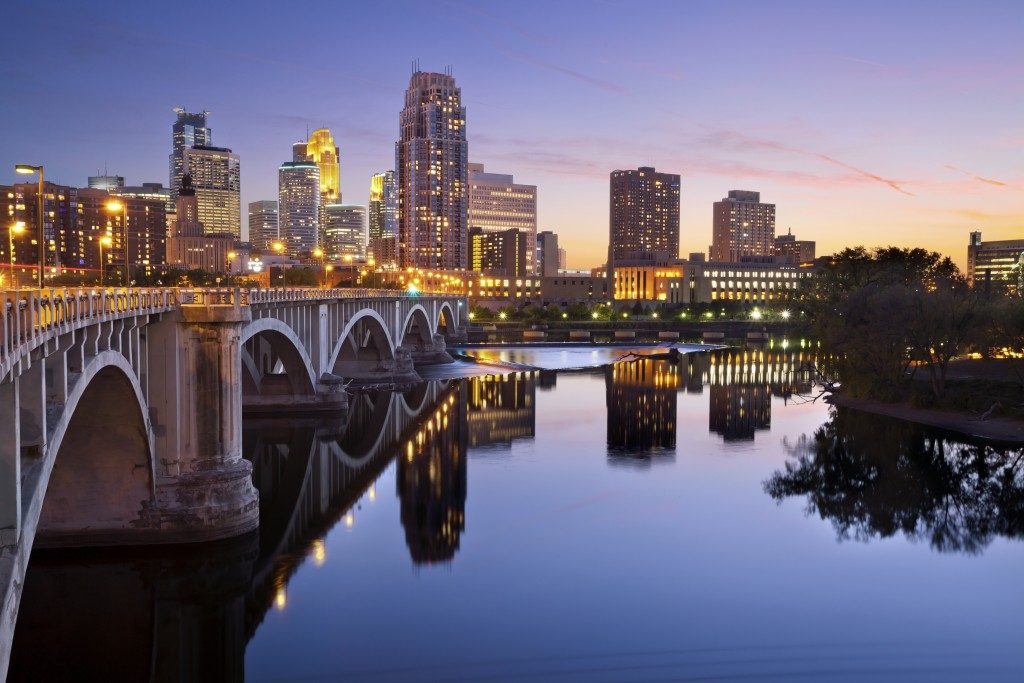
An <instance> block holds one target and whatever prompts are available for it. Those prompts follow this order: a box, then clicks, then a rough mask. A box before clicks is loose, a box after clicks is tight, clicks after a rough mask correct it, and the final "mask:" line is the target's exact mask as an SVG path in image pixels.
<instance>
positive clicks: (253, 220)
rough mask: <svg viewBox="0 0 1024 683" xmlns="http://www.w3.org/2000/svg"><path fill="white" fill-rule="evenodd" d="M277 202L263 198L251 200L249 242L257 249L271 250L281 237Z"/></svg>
mask: <svg viewBox="0 0 1024 683" xmlns="http://www.w3.org/2000/svg"><path fill="white" fill-rule="evenodd" d="M278 225H279V223H278V210H277V202H276V201H274V200H272V199H261V200H260V201H258V202H249V242H250V243H251V244H252V245H253V246H254V247H255V248H257V249H260V250H262V251H271V250H272V247H273V244H274V242H277V241H278V240H279V239H280V233H279V232H278Z"/></svg>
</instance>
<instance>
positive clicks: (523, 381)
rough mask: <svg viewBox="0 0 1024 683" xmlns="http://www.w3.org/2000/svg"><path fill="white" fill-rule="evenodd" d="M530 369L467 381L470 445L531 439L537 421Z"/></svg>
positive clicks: (508, 443)
mask: <svg viewBox="0 0 1024 683" xmlns="http://www.w3.org/2000/svg"><path fill="white" fill-rule="evenodd" d="M536 386H537V385H536V379H535V377H534V375H533V373H532V372H521V373H514V374H510V375H487V376H485V377H474V378H473V379H472V380H470V381H469V409H468V415H467V420H468V422H469V447H470V448H476V447H478V446H486V445H488V444H506V445H511V443H512V441H514V440H515V439H532V438H533V436H534V433H535V429H536V424H537V415H536V412H535V410H536V408H535V406H536Z"/></svg>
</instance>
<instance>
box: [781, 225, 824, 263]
mask: <svg viewBox="0 0 1024 683" xmlns="http://www.w3.org/2000/svg"><path fill="white" fill-rule="evenodd" d="M814 252H815V243H814V241H813V240H798V239H797V238H796V237H795V236H794V235H793V231H792V230H787V231H786V234H785V235H779V236H778V237H776V238H775V250H774V253H775V255H776V256H781V257H782V258H784V259H785V260H786V261H787V262H788V263H795V264H797V265H800V264H801V263H810V262H812V261H813V260H814Z"/></svg>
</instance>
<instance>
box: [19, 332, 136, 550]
mask: <svg viewBox="0 0 1024 683" xmlns="http://www.w3.org/2000/svg"><path fill="white" fill-rule="evenodd" d="M41 476H42V481H41V485H40V486H39V489H38V491H39V497H38V500H34V501H33V505H32V506H31V510H32V512H31V513H30V515H31V516H30V518H29V519H26V520H25V521H26V524H25V529H26V530H30V529H35V531H36V533H35V538H34V539H33V540H32V541H30V543H31V544H32V545H35V546H41V547H45V546H75V545H97V544H103V543H117V542H121V541H123V540H125V539H127V538H131V537H133V536H137V535H138V533H137V527H139V526H142V525H141V524H140V522H141V521H142V520H143V519H144V518H145V517H146V515H147V513H148V511H149V508H150V507H151V505H152V503H153V501H154V499H155V495H156V493H155V491H156V466H155V458H154V450H153V433H152V427H151V425H150V421H149V416H148V411H147V409H146V401H145V398H144V397H143V394H142V389H141V387H140V385H139V382H138V379H137V378H136V376H135V374H134V372H133V371H132V367H131V364H130V363H129V361H128V359H126V358H125V357H124V356H123V355H121V353H119V352H118V351H113V350H108V351H103V352H100V353H99V354H97V355H96V356H94V357H93V358H92V359H90V360H89V362H88V363H87V364H86V365H85V367H84V368H83V370H82V376H81V377H80V378H79V380H78V381H77V382H76V383H75V385H74V388H73V389H72V390H71V391H70V392H69V395H68V400H67V402H66V403H65V406H64V411H63V413H62V414H61V416H60V417H59V418H58V420H57V422H56V424H55V425H54V428H53V431H52V436H51V437H50V439H49V441H48V443H47V448H46V455H45V458H44V462H43V471H42V475H41ZM33 513H34V514H33ZM30 547H31V546H30Z"/></svg>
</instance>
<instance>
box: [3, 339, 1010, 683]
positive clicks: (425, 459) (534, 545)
mask: <svg viewBox="0 0 1024 683" xmlns="http://www.w3.org/2000/svg"><path fill="white" fill-rule="evenodd" d="M534 353H536V354H540V355H535V356H530V355H529V354H526V355H524V354H523V352H517V355H516V358H515V362H525V363H528V364H533V365H536V366H539V367H566V365H567V363H563V362H562V361H559V360H558V359H556V358H554V357H552V356H551V355H550V354H552V353H560V351H558V350H555V351H537V352H534ZM799 363H800V356H799V354H798V353H779V354H765V355H760V354H744V353H737V352H721V353H716V354H706V353H703V354H694V355H691V356H689V357H688V358H687V359H686V361H685V362H684V363H683V364H681V365H680V366H672V365H670V364H668V363H667V362H666V361H642V362H637V363H618V364H615V365H611V366H606V367H603V368H596V369H592V370H588V371H574V372H567V371H561V372H556V371H551V370H544V371H535V372H526V373H518V374H511V375H507V376H503V377H483V378H472V379H459V380H454V381H450V382H431V383H426V384H424V385H422V386H420V387H418V388H417V389H416V390H414V391H410V392H408V393H406V394H385V393H376V394H363V395H359V396H357V397H355V399H354V400H353V405H352V411H351V414H350V415H349V417H348V418H347V421H341V422H338V423H328V422H302V421H296V420H284V421H278V422H262V423H255V422H247V423H246V425H245V442H246V452H247V457H250V458H251V459H252V460H253V463H254V466H255V478H256V481H257V485H258V486H259V489H260V492H261V515H262V517H261V520H262V522H261V526H262V528H261V530H260V532H259V535H258V537H256V536H253V537H250V538H245V539H239V540H238V541H236V542H232V543H227V544H218V545H214V546H208V547H205V548H201V549H191V550H188V551H183V550H175V551H173V552H172V551H168V550H154V551H150V552H145V553H140V552H138V551H135V552H124V553H118V554H116V555H114V554H111V553H110V552H91V553H70V554H60V555H53V554H42V553H40V554H38V555H36V556H35V557H34V558H33V560H32V567H31V569H30V572H29V576H28V580H27V583H26V588H25V593H24V598H23V601H22V610H21V615H20V618H19V625H18V631H17V634H16V636H15V646H14V656H13V660H12V667H11V679H12V680H21V679H25V680H29V679H31V680H53V679H59V678H74V679H76V680H92V679H94V678H95V679H97V680H147V679H158V680H198V679H211V680H224V679H227V680H231V679H242V678H243V677H244V678H246V679H250V680H311V681H312V680H352V681H370V680H373V681H378V680H384V681H512V680H529V681H677V680H682V681H691V680H708V679H713V680H740V679H742V680H751V679H753V680H780V681H781V680H793V679H800V680H835V681H848V680H865V679H871V680H900V681H903V680H913V681H940V680H942V681H944V680H951V681H961V680H971V681H974V680H1014V681H1018V680H1022V679H1024V574H1022V571H1021V570H1022V568H1024V543H1022V542H1021V538H1022V537H1024V463H1022V458H1021V457H1020V456H1019V455H1018V454H1017V453H1014V452H1006V451H999V450H996V449H991V448H984V447H976V446H970V445H965V444H960V443H957V442H955V441H951V440H948V439H946V438H943V437H941V436H937V435H935V434H931V433H927V432H923V431H922V430H920V429H917V428H914V427H911V426H908V425H905V424H900V423H895V422H891V421H887V420H881V419H877V418H872V417H867V416H863V415H859V414H854V413H846V412H842V413H833V414H830V412H829V409H828V408H827V406H825V405H823V404H822V403H820V402H817V403H809V402H805V401H802V400H800V399H799V397H798V396H795V395H794V392H796V393H797V394H798V393H800V392H803V391H807V390H809V389H810V387H809V385H808V384H807V380H806V378H804V377H801V376H800V373H798V372H794V369H795V368H796V367H798V366H799ZM570 365H576V363H575V359H574V360H573V362H572V363H571V364H570Z"/></svg>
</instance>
